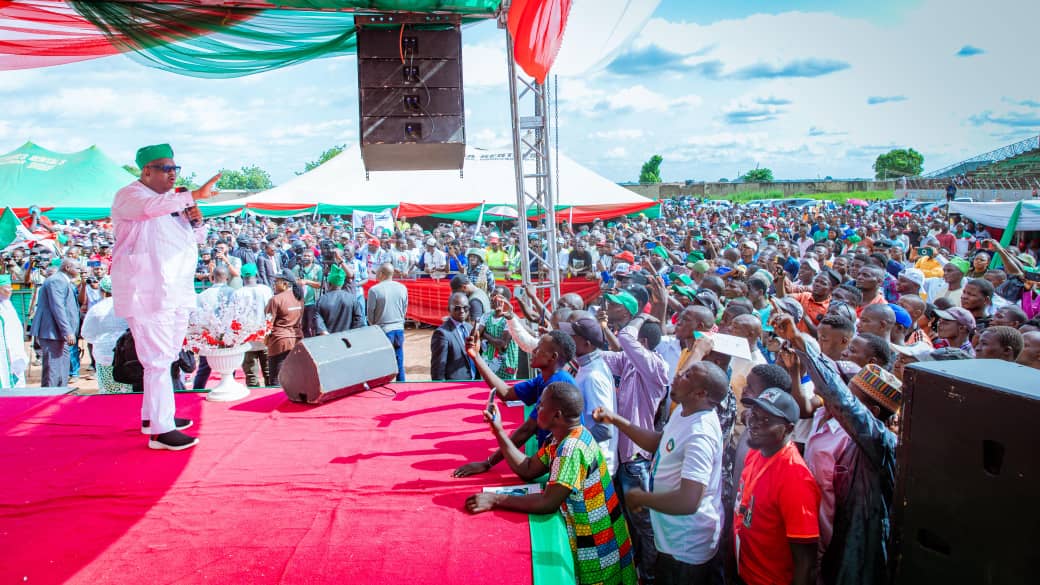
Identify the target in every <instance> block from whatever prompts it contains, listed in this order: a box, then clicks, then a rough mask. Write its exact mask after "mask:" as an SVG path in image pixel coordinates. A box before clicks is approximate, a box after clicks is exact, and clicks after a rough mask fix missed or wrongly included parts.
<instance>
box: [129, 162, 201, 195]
mask: <svg viewBox="0 0 1040 585" xmlns="http://www.w3.org/2000/svg"><path fill="white" fill-rule="evenodd" d="M123 170H125V171H126V172H128V173H130V174H131V175H133V176H135V177H140V176H141V169H139V168H137V167H136V166H134V165H123ZM174 185H176V186H177V187H184V188H185V189H193V190H194V189H198V188H199V184H198V182H197V179H196V178H195V173H192V174H190V175H185V174H184V173H181V174H180V175H178V176H177V182H176V183H174Z"/></svg>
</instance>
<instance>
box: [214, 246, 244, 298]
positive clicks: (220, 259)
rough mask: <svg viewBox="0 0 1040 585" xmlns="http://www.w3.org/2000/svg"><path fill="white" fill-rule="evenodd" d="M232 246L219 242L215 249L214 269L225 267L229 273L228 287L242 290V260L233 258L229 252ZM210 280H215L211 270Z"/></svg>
mask: <svg viewBox="0 0 1040 585" xmlns="http://www.w3.org/2000/svg"><path fill="white" fill-rule="evenodd" d="M229 249H230V246H229V245H228V244H227V243H226V242H223V241H218V242H217V245H216V246H214V247H213V268H218V267H224V268H227V271H228V278H229V280H228V286H230V287H231V288H233V289H240V288H242V260H241V259H239V258H237V257H235V256H232V255H231V254H230V253H229V252H228V250H229ZM210 280H213V272H212V270H210Z"/></svg>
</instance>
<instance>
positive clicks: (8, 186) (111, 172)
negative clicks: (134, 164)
mask: <svg viewBox="0 0 1040 585" xmlns="http://www.w3.org/2000/svg"><path fill="white" fill-rule="evenodd" d="M134 178H135V177H134V176H133V175H131V174H130V173H128V172H126V170H125V169H123V167H122V166H120V165H119V163H117V162H115V161H114V160H112V159H110V158H108V156H106V155H105V153H103V152H101V149H99V148H98V147H96V146H91V147H90V148H88V149H86V150H81V151H79V152H56V151H53V150H48V149H46V148H43V147H41V146H38V145H36V144H34V143H32V142H26V143H25V144H23V145H22V146H20V147H18V148H16V149H15V150H12V151H11V152H8V153H7V154H3V155H0V196H2V199H3V203H4V205H6V206H10V207H12V208H15V211H16V213H19V215H21V213H20V212H21V211H24V209H25V208H27V207H30V206H32V205H39V206H41V207H42V208H43V209H47V207H43V206H48V207H63V208H69V207H72V208H76V207H104V208H106V209H107V208H108V206H109V205H111V204H112V196H113V195H114V194H115V192H116V191H118V190H119V189H120V188H121V187H123V186H125V185H127V184H128V183H130V182H131V181H133V180H134ZM52 219H53V218H52Z"/></svg>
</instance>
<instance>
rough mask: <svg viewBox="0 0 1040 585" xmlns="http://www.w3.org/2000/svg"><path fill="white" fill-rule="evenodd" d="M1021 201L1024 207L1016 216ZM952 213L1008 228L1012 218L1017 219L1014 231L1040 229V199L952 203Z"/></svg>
mask: <svg viewBox="0 0 1040 585" xmlns="http://www.w3.org/2000/svg"><path fill="white" fill-rule="evenodd" d="M1019 203H1021V204H1022V209H1021V212H1020V214H1019V216H1018V217H1017V218H1014V215H1015V209H1016V208H1017V207H1018V205H1019ZM950 213H959V214H961V215H963V216H964V217H967V218H968V219H970V220H972V221H974V222H975V223H981V224H982V225H985V226H990V227H996V228H1002V229H1003V228H1007V227H1009V225H1008V224H1009V223H1011V220H1012V219H1017V221H1016V222H1015V225H1013V226H1010V227H1011V228H1012V229H1013V230H1014V231H1019V232H1032V231H1040V201H1021V202H1019V201H1007V202H999V203H958V202H951V203H950Z"/></svg>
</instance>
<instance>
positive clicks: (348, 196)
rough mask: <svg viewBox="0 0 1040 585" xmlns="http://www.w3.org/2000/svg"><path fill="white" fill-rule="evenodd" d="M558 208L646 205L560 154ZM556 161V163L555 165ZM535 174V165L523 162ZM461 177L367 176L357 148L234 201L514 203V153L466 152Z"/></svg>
mask: <svg viewBox="0 0 1040 585" xmlns="http://www.w3.org/2000/svg"><path fill="white" fill-rule="evenodd" d="M559 158H560V161H559V166H560V168H559V177H560V188H559V192H558V193H557V194H556V200H557V201H556V204H557V205H567V206H571V205H605V204H626V203H628V204H631V203H646V202H647V201H648V200H647V199H646V198H645V197H643V196H641V195H637V194H636V193H633V192H631V191H629V190H628V189H625V188H624V187H621V186H619V185H617V184H616V183H614V182H613V181H610V180H608V179H606V178H604V177H602V176H600V175H598V174H596V173H594V172H592V171H591V170H589V169H587V168H585V167H583V166H581V165H580V164H578V163H576V162H574V161H573V160H571V159H570V158H568V157H567V156H564V155H563V154H560V157H559ZM554 162H555V161H554ZM525 167H529V169H528V172H534V161H533V160H528V161H525ZM462 173H463V174H462V177H461V178H460V177H459V173H458V171H400V172H377V173H371V174H370V175H369V177H368V178H367V179H366V178H365V168H364V166H363V165H362V162H361V150H360V148H359V147H357V146H355V147H354V148H351V149H349V150H346V151H344V152H342V153H340V154H339V156H337V157H335V158H333V159H332V160H329V161H328V162H326V163H325V164H323V165H321V166H320V167H318V168H316V169H314V170H312V171H310V172H308V173H305V174H303V175H300V176H299V177H296V178H294V179H292V180H290V181H288V182H287V183H284V184H282V185H279V186H278V187H275V188H274V189H270V190H268V191H263V192H261V193H257V194H256V195H252V196H250V197H246V198H244V199H240V200H238V201H237V202H236V203H245V204H249V203H306V204H314V203H326V204H332V205H380V204H386V206H387V207H396V206H397V205H400V204H401V203H413V204H420V205H438V204H439V205H444V204H458V203H472V204H474V205H479V204H480V203H486V204H488V205H515V204H516V180H515V178H514V172H513V153H512V150H508V151H491V150H481V149H478V148H467V149H466V161H465V163H464V165H463V171H462Z"/></svg>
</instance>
